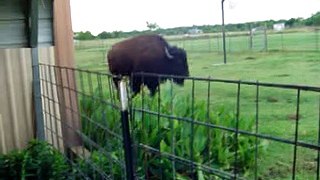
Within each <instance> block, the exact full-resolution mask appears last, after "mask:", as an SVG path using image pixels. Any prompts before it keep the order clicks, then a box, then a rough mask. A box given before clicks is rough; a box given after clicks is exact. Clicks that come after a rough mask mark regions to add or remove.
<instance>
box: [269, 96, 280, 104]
mask: <svg viewBox="0 0 320 180" xmlns="http://www.w3.org/2000/svg"><path fill="white" fill-rule="evenodd" d="M267 101H268V102H271V103H276V102H278V101H279V100H278V99H277V98H276V97H273V96H269V97H267Z"/></svg>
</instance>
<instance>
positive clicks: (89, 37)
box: [74, 31, 95, 40]
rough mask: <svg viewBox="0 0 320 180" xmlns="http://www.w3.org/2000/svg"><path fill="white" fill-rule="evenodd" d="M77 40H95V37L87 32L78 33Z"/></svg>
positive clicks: (76, 34)
mask: <svg viewBox="0 0 320 180" xmlns="http://www.w3.org/2000/svg"><path fill="white" fill-rule="evenodd" d="M74 38H75V39H78V40H92V39H95V36H94V35H92V34H91V32H90V31H86V32H82V31H81V32H78V33H75V37H74Z"/></svg>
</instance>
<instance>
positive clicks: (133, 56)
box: [107, 35, 189, 96]
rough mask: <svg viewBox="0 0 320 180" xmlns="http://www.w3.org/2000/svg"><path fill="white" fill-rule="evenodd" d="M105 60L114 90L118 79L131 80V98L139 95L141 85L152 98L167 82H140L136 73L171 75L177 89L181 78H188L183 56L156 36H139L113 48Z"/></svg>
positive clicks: (151, 78)
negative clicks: (125, 77) (127, 78)
mask: <svg viewBox="0 0 320 180" xmlns="http://www.w3.org/2000/svg"><path fill="white" fill-rule="evenodd" d="M107 59H108V64H109V71H110V72H111V74H113V75H115V77H114V78H113V81H114V83H115V85H116V87H117V88H118V82H119V80H120V79H119V76H130V87H131V90H132V91H133V94H134V95H136V94H137V93H139V92H140V89H141V85H142V84H144V85H146V86H147V88H148V89H149V91H150V95H151V96H153V95H154V94H155V92H156V89H157V88H158V86H159V83H161V82H163V81H165V80H166V79H167V78H158V77H156V76H144V77H143V78H142V77H141V76H138V75H137V74H139V72H145V73H154V74H164V75H173V76H172V77H173V78H172V80H173V82H175V83H176V84H178V85H183V84H184V78H183V77H186V76H189V68H188V63H187V54H186V52H185V51H184V50H183V49H181V48H178V47H176V46H170V45H169V44H168V43H167V41H166V40H165V39H164V38H163V37H161V36H159V35H140V36H136V37H133V38H130V39H127V40H124V41H121V42H119V43H117V44H115V45H113V46H112V48H111V50H110V51H109V52H108V55H107ZM140 74H141V73H140ZM175 76H182V77H175Z"/></svg>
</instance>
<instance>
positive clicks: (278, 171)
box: [259, 162, 291, 180]
mask: <svg viewBox="0 0 320 180" xmlns="http://www.w3.org/2000/svg"><path fill="white" fill-rule="evenodd" d="M275 164H276V165H275V166H273V167H269V168H268V170H267V171H266V172H265V173H264V174H263V175H262V176H260V177H259V179H261V180H264V179H270V180H271V179H275V178H285V177H287V176H288V172H290V171H291V168H290V166H289V165H287V164H284V163H280V162H276V163H275Z"/></svg>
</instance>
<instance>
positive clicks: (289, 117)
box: [287, 114, 302, 120]
mask: <svg viewBox="0 0 320 180" xmlns="http://www.w3.org/2000/svg"><path fill="white" fill-rule="evenodd" d="M298 118H299V119H301V118H302V115H301V114H299V116H298ZM287 119H289V120H296V119H297V115H296V114H288V115H287Z"/></svg>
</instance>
